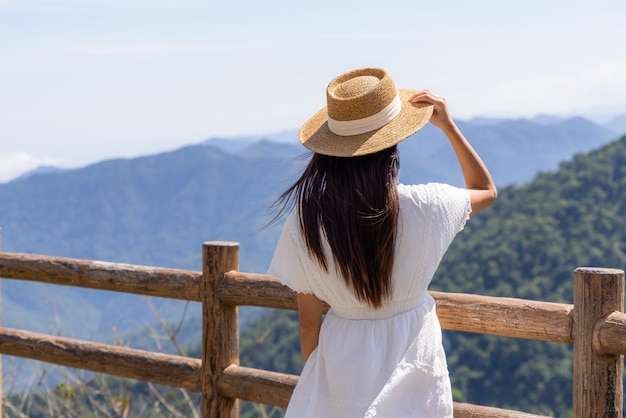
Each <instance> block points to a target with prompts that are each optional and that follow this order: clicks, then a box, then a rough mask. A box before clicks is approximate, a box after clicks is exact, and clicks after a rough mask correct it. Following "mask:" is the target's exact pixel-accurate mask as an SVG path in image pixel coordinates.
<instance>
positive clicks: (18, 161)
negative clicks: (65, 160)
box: [0, 152, 60, 183]
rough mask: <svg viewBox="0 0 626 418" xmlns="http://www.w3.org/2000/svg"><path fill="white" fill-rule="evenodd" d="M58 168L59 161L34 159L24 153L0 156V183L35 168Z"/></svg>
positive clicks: (46, 158)
mask: <svg viewBox="0 0 626 418" xmlns="http://www.w3.org/2000/svg"><path fill="white" fill-rule="evenodd" d="M43 165H47V166H59V165H60V164H59V161H58V160H56V159H55V158H51V157H35V156H33V155H30V154H27V153H25V152H14V153H12V154H8V155H4V154H0V183H4V182H7V181H10V180H13V179H14V178H16V177H18V176H20V175H22V174H24V173H27V172H29V171H31V170H33V169H35V168H37V167H40V166H43Z"/></svg>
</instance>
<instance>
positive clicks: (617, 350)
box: [593, 312, 626, 354]
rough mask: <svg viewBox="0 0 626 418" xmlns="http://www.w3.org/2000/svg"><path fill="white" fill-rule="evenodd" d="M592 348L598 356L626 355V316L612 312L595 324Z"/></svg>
mask: <svg viewBox="0 0 626 418" xmlns="http://www.w3.org/2000/svg"><path fill="white" fill-rule="evenodd" d="M593 348H594V349H595V350H596V353H598V354H624V353H626V314H624V313H623V312H613V313H611V314H609V315H608V316H607V317H606V318H603V319H601V320H600V321H598V323H597V324H596V327H595V330H594V333H593Z"/></svg>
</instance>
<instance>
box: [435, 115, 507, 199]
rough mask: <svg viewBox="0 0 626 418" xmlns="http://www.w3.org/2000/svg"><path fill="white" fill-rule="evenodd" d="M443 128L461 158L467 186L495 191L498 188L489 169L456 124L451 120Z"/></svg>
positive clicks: (458, 157) (460, 161)
mask: <svg viewBox="0 0 626 418" xmlns="http://www.w3.org/2000/svg"><path fill="white" fill-rule="evenodd" d="M441 130H442V131H443V132H444V133H445V134H446V136H447V137H448V140H449V141H450V144H451V145H452V148H453V149H454V152H455V154H456V156H457V159H458V160H459V164H460V166H461V171H462V172H463V178H464V179H465V187H466V188H468V189H474V190H493V191H494V193H495V189H496V188H495V185H494V183H493V180H492V178H491V175H490V174H489V170H488V169H487V167H486V166H485V164H484V163H483V161H482V159H481V158H480V156H479V155H478V153H477V152H476V151H475V150H474V148H473V147H472V145H471V144H470V143H469V141H468V140H467V139H466V138H465V136H464V135H463V133H462V132H461V131H460V130H459V128H458V127H457V126H456V124H455V123H454V122H453V121H452V120H450V121H449V122H447V123H445V124H443V125H442V126H441Z"/></svg>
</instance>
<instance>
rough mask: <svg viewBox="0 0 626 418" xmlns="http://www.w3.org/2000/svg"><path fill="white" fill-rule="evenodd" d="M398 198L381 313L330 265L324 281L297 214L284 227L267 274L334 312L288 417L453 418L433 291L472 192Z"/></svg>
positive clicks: (427, 190) (433, 189)
mask: <svg viewBox="0 0 626 418" xmlns="http://www.w3.org/2000/svg"><path fill="white" fill-rule="evenodd" d="M398 194H399V197H400V215H399V219H398V233H397V236H396V254H395V259H394V270H393V274H392V298H391V300H390V301H389V302H387V303H386V304H384V305H383V307H382V308H379V309H373V308H371V307H369V306H368V305H367V304H364V303H363V302H360V301H359V300H358V299H357V298H356V297H355V296H354V294H353V292H352V290H351V289H350V288H349V287H348V286H347V285H346V284H345V282H344V281H343V279H342V278H341V277H340V276H339V275H338V274H337V273H336V271H335V268H334V264H333V263H332V257H327V260H329V262H330V263H329V267H330V268H329V272H328V273H326V272H324V271H323V270H322V269H321V268H320V267H319V265H318V264H317V261H315V260H313V259H311V258H310V257H309V256H308V253H307V250H306V244H305V243H304V240H303V237H302V236H301V233H300V229H299V224H298V220H297V215H296V211H292V213H291V214H290V215H289V216H288V218H287V220H286V223H285V226H284V229H283V232H282V234H281V236H280V238H279V241H278V244H277V247H276V251H275V253H274V257H273V259H272V262H271V264H270V268H269V270H268V273H269V274H271V275H273V276H275V277H277V278H278V279H280V280H281V282H282V283H284V284H285V285H287V286H289V287H290V288H292V289H293V290H295V291H297V292H300V293H313V294H315V295H316V296H317V297H318V298H319V299H321V300H323V301H326V302H327V303H328V304H329V305H330V307H331V309H330V311H329V312H328V314H327V315H326V316H325V318H324V321H323V322H322V329H321V331H320V336H319V345H318V347H317V348H316V349H315V350H314V351H313V353H311V355H310V357H309V359H308V361H307V362H306V364H305V365H304V369H303V370H302V373H301V375H300V379H299V381H298V384H297V385H296V388H295V390H294V393H293V396H292V397H291V400H290V402H289V406H288V408H287V414H286V417H287V418H292V417H293V418H303V417H316V418H327V417H329V418H335V417H337V418H351V417H355V418H357V417H358V418H363V417H374V416H375V417H389V418H403V417H452V394H451V387H450V379H449V377H448V366H447V363H446V358H445V353H444V350H443V346H442V343H441V328H440V325H439V320H438V318H437V315H436V312H435V302H434V300H433V298H432V297H431V296H430V295H429V294H428V293H427V287H428V285H429V283H430V281H431V280H432V277H433V275H434V273H435V270H436V269H437V267H438V265H439V263H440V261H441V259H442V257H443V255H444V253H445V252H446V250H447V248H448V246H449V245H450V243H451V242H452V240H453V239H454V237H455V236H456V234H457V233H458V232H459V231H461V230H462V229H463V226H464V225H465V221H466V220H467V219H468V217H469V213H470V211H471V207H470V198H469V193H468V192H467V190H465V189H460V188H456V187H452V186H449V185H445V184H438V183H430V184H427V185H415V186H406V185H402V184H400V185H398ZM325 245H326V247H325V249H326V251H327V254H330V247H329V246H328V244H327V243H325Z"/></svg>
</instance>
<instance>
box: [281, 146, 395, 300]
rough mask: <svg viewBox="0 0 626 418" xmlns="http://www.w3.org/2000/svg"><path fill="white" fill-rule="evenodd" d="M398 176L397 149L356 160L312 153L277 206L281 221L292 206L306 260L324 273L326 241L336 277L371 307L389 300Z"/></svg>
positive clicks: (325, 267) (355, 158) (326, 268)
mask: <svg viewBox="0 0 626 418" xmlns="http://www.w3.org/2000/svg"><path fill="white" fill-rule="evenodd" d="M399 170H400V161H399V157H398V150H397V147H396V146H393V147H391V148H388V149H385V150H383V151H379V152H377V153H374V154H369V155H365V156H359V157H331V156H327V155H321V154H316V153H314V154H313V156H312V157H311V160H310V161H309V164H308V165H307V167H306V168H305V170H304V171H303V173H302V175H301V176H300V178H299V179H298V180H297V181H296V182H295V183H294V184H293V185H292V186H291V187H289V188H288V189H287V190H286V191H285V192H284V193H283V194H282V195H281V196H280V197H279V198H278V200H277V201H276V204H275V207H278V208H280V211H279V215H280V214H284V213H285V212H286V211H287V210H289V209H290V208H292V207H293V206H294V205H295V207H296V208H297V210H298V214H299V219H300V228H301V230H302V233H303V235H304V239H305V242H306V246H307V249H308V252H309V255H310V256H311V257H312V258H314V259H316V260H317V261H318V262H319V264H320V266H321V267H322V268H323V269H324V270H325V271H328V265H329V264H328V261H327V260H326V257H325V254H324V249H323V246H322V242H323V241H322V234H323V236H325V237H326V239H327V240H328V243H329V244H330V248H331V250H332V256H333V258H334V261H335V265H336V266H337V269H338V272H339V273H340V274H341V276H342V277H343V279H344V280H345V281H346V283H347V284H348V285H349V286H351V287H352V289H354V292H355V294H356V296H357V298H358V299H359V300H361V301H365V302H367V303H369V305H370V306H373V307H380V306H381V305H382V303H383V301H384V300H386V299H388V298H389V296H390V295H391V273H392V271H393V262H394V248H395V240H396V227H397V223H398V212H399V201H398V192H397V187H396V186H397V178H398V173H399Z"/></svg>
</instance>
